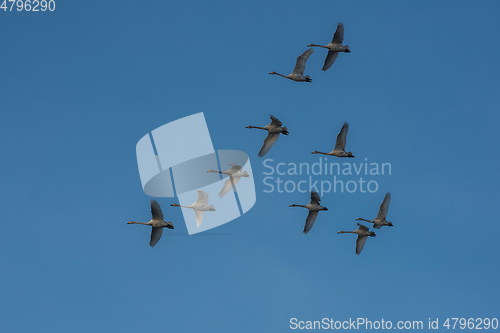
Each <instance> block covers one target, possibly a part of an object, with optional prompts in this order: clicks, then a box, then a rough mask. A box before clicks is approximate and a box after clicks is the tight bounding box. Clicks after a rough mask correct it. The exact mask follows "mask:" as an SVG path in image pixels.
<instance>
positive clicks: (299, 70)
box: [292, 48, 313, 75]
mask: <svg viewBox="0 0 500 333" xmlns="http://www.w3.org/2000/svg"><path fill="white" fill-rule="evenodd" d="M312 53H313V49H312V48H310V49H309V50H307V51H306V52H304V53H302V54H301V55H300V56H299V57H298V58H297V63H296V64H295V68H294V69H293V72H292V74H300V75H303V74H304V69H305V68H306V61H307V58H309V56H310V55H311V54H312Z"/></svg>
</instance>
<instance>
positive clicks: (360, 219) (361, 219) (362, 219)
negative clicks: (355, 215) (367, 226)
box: [356, 217, 373, 223]
mask: <svg viewBox="0 0 500 333" xmlns="http://www.w3.org/2000/svg"><path fill="white" fill-rule="evenodd" d="M356 221H366V222H372V223H373V221H370V220H366V219H364V218H361V217H360V218H359V219H356Z"/></svg>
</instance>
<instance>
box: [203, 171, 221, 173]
mask: <svg viewBox="0 0 500 333" xmlns="http://www.w3.org/2000/svg"><path fill="white" fill-rule="evenodd" d="M207 172H217V173H223V172H222V171H215V170H208V171H207Z"/></svg>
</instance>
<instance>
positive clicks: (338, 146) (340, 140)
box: [334, 123, 349, 151]
mask: <svg viewBox="0 0 500 333" xmlns="http://www.w3.org/2000/svg"><path fill="white" fill-rule="evenodd" d="M348 129H349V124H348V123H344V126H342V129H341V130H340V133H339V135H337V142H336V143H335V149H334V150H340V151H345V144H346V141H347V130H348Z"/></svg>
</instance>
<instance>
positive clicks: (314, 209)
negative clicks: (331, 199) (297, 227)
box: [290, 191, 328, 234]
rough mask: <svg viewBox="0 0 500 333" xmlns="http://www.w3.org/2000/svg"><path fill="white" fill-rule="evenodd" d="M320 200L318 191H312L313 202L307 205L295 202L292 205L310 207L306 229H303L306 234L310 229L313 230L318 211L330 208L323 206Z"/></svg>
mask: <svg viewBox="0 0 500 333" xmlns="http://www.w3.org/2000/svg"><path fill="white" fill-rule="evenodd" d="M320 201H321V200H320V198H319V194H318V193H317V192H314V191H311V202H310V203H309V204H307V205H305V206H304V205H295V204H292V205H290V207H304V208H307V209H309V214H308V215H307V218H306V225H305V226H304V231H303V233H304V234H307V233H308V232H309V230H311V228H312V227H313V225H314V222H315V221H316V218H317V217H318V212H319V211H320V210H328V208H326V207H323V206H321V205H320V204H319V202H320Z"/></svg>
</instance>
